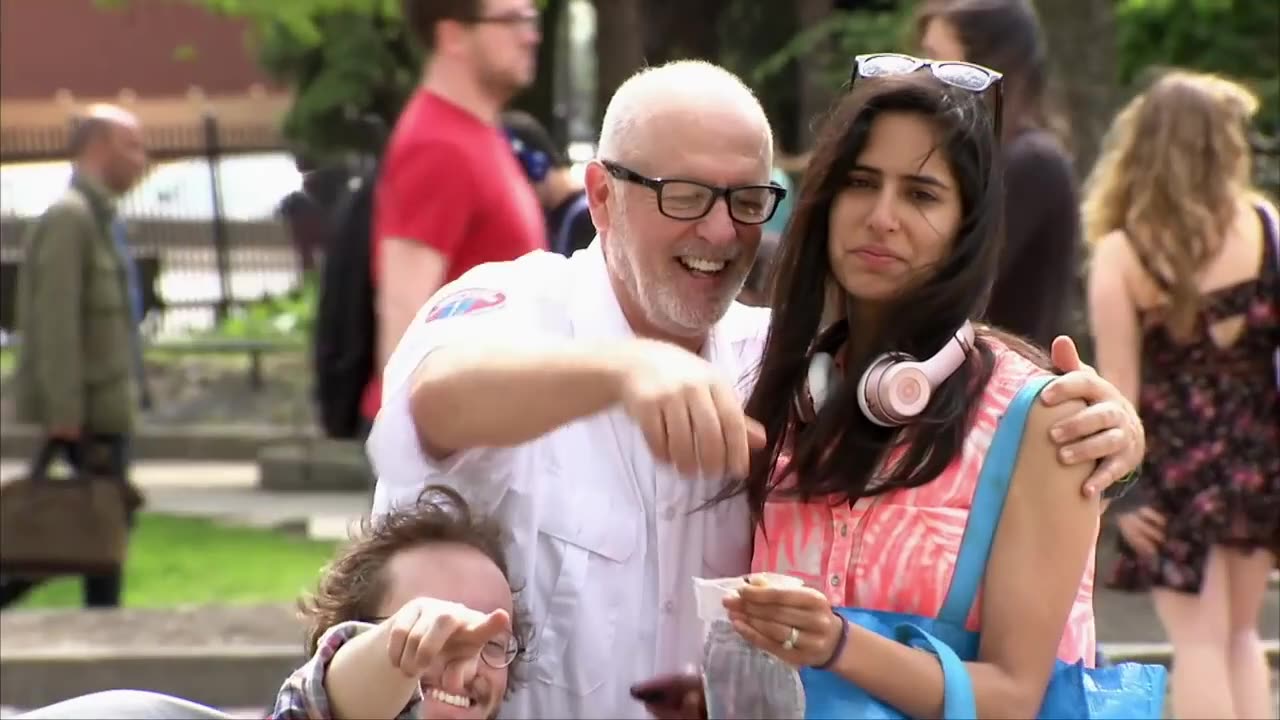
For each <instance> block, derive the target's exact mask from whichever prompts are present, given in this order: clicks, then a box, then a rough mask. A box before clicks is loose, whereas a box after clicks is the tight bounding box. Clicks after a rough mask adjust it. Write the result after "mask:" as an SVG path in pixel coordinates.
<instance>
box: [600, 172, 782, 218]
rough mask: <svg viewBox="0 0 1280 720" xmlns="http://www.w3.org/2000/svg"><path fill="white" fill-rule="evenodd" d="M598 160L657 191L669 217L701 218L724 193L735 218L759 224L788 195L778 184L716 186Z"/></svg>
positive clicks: (622, 177)
mask: <svg viewBox="0 0 1280 720" xmlns="http://www.w3.org/2000/svg"><path fill="white" fill-rule="evenodd" d="M600 164H601V165H603V166H604V169H605V170H607V171H608V172H609V174H610V175H612V176H613V177H615V178H617V179H619V180H622V181H624V182H629V183H634V184H636V185H642V186H644V187H647V188H649V189H650V190H653V191H654V192H655V193H657V195H658V212H660V213H662V214H663V215H665V216H667V217H669V218H671V219H672V220H700V219H702V218H703V217H706V215H707V213H709V212H711V208H712V207H713V206H715V204H716V201H717V200H719V199H720V198H722V197H723V198H724V199H725V204H726V205H727V206H728V208H729V217H730V218H733V220H734V222H738V223H741V224H743V225H762V224H764V223H767V222H769V219H770V218H772V217H773V214H774V213H775V212H777V210H778V203H780V202H781V201H782V199H783V198H785V197H786V196H787V191H786V189H785V188H783V187H781V186H779V185H772V184H769V185H735V186H733V187H716V186H715V185H708V184H706V183H702V182H698V181H697V180H683V179H677V178H651V177H646V176H644V175H641V174H640V173H638V172H636V171H634V170H632V169H630V168H627V167H623V166H622V165H619V164H618V163H616V162H612V161H609V160H601V161H600Z"/></svg>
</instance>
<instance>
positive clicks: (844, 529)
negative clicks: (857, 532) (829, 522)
mask: <svg viewBox="0 0 1280 720" xmlns="http://www.w3.org/2000/svg"><path fill="white" fill-rule="evenodd" d="M848 536H849V526H848V524H846V523H840V537H848Z"/></svg>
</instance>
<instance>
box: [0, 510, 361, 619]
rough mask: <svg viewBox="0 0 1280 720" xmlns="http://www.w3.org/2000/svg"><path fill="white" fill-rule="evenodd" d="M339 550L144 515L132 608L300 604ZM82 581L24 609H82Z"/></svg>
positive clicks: (39, 593) (134, 551)
mask: <svg viewBox="0 0 1280 720" xmlns="http://www.w3.org/2000/svg"><path fill="white" fill-rule="evenodd" d="M335 547H336V543H333V542H320V541H315V540H308V539H305V538H302V537H295V536H290V535H285V534H282V533H279V532H273V531H270V530H258V529H251V528H238V527H230V526H225V525H220V524H218V523H216V522H212V521H209V520H204V519H197V518H185V517H175V516H169V515H158V514H150V513H143V514H142V515H140V516H139V521H138V526H137V528H136V529H135V530H134V532H133V535H132V539H131V541H130V544H129V558H128V561H127V563H126V565H125V581H124V604H125V606H126V607H138V608H166V607H175V606H180V605H199V604H210V603H219V604H226V605H249V604H260V603H292V602H293V601H294V600H296V599H297V598H298V596H299V594H301V593H302V592H304V591H307V590H310V589H312V588H314V586H315V582H316V580H317V578H318V577H319V574H320V570H321V569H322V568H323V567H324V565H325V563H327V562H328V561H329V560H330V559H331V558H332V557H333V554H334V549H335ZM82 603H83V595H82V590H81V581H80V579H79V578H74V577H68V578H58V579H56V580H51V581H49V582H47V583H44V584H43V585H41V586H40V587H38V588H37V589H35V590H33V591H32V592H31V593H30V594H29V595H28V596H27V597H25V598H23V601H22V602H21V603H19V604H18V605H17V606H16V607H23V608H32V609H35V608H76V607H80V606H81V605H82Z"/></svg>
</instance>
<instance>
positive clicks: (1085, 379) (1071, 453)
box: [1040, 335, 1147, 496]
mask: <svg viewBox="0 0 1280 720" xmlns="http://www.w3.org/2000/svg"><path fill="white" fill-rule="evenodd" d="M1053 366H1054V367H1055V368H1056V369H1058V370H1060V371H1063V372H1066V374H1065V375H1063V376H1062V377H1060V378H1058V379H1057V380H1054V381H1053V382H1052V383H1050V384H1049V386H1048V387H1046V388H1045V389H1044V392H1043V393H1042V394H1041V396H1040V398H1041V400H1042V401H1043V402H1044V404H1045V405H1049V406H1053V405H1058V404H1059V403H1062V402H1065V401H1067V400H1083V401H1085V402H1086V403H1088V405H1089V407H1087V408H1085V409H1084V410H1081V411H1080V412H1078V413H1076V414H1074V415H1072V416H1070V417H1068V418H1066V419H1065V420H1062V421H1060V422H1058V423H1057V424H1056V425H1054V426H1053V428H1052V429H1051V430H1050V436H1051V437H1052V438H1053V442H1054V444H1055V445H1057V446H1058V457H1059V458H1060V459H1061V460H1062V462H1063V463H1064V464H1066V465H1074V464H1076V463H1085V462H1097V463H1098V467H1097V468H1095V469H1094V471H1093V473H1092V474H1090V475H1089V477H1088V478H1087V479H1086V480H1085V483H1084V488H1083V492H1084V494H1085V495H1086V496H1093V495H1095V494H1101V493H1102V492H1103V491H1104V490H1106V489H1107V488H1108V487H1110V486H1111V485H1112V484H1114V483H1115V482H1116V481H1118V480H1120V479H1122V478H1124V477H1125V476H1126V475H1128V474H1129V473H1130V472H1132V471H1134V470H1136V469H1137V468H1138V465H1139V464H1141V463H1142V456H1143V454H1144V453H1146V450H1147V441H1146V435H1145V433H1144V432H1143V429H1142V420H1140V419H1139V418H1138V413H1137V411H1136V410H1134V408H1133V404H1132V403H1130V402H1129V401H1128V399H1126V398H1125V396H1124V394H1123V393H1121V392H1120V390H1118V389H1117V388H1116V386H1115V385H1112V384H1111V383H1109V382H1107V381H1106V380H1103V379H1102V378H1101V377H1100V376H1099V375H1098V373H1097V372H1096V371H1095V370H1094V369H1093V368H1091V367H1089V366H1088V365H1086V364H1084V363H1083V362H1081V361H1080V353H1079V352H1077V351H1076V345H1075V342H1073V341H1072V340H1071V338H1069V337H1066V336H1064V335H1060V336H1058V338H1057V339H1056V340H1054V341H1053Z"/></svg>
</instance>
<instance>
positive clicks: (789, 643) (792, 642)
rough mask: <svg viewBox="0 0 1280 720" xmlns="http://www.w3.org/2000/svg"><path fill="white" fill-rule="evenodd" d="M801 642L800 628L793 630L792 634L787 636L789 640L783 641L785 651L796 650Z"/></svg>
mask: <svg viewBox="0 0 1280 720" xmlns="http://www.w3.org/2000/svg"><path fill="white" fill-rule="evenodd" d="M799 641H800V630H799V628H794V627H793V628H791V632H790V633H788V634H787V639H786V640H783V641H782V649H783V650H795V649H796V643H797V642H799Z"/></svg>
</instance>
